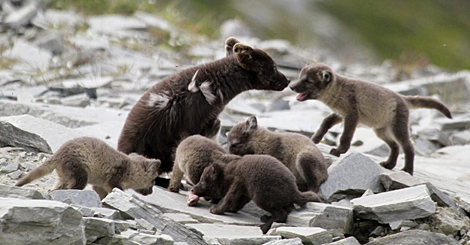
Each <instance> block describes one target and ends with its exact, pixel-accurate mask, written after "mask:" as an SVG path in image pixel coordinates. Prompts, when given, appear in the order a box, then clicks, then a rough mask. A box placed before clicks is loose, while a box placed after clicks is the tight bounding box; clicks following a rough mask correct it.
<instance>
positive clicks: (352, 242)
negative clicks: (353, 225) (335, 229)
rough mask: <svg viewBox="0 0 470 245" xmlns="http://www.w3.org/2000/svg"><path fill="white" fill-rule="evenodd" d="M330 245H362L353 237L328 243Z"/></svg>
mask: <svg viewBox="0 0 470 245" xmlns="http://www.w3.org/2000/svg"><path fill="white" fill-rule="evenodd" d="M328 245H360V243H359V241H358V240H357V239H356V238H355V237H353V236H351V237H348V238H344V239H341V240H339V241H336V242H331V243H328Z"/></svg>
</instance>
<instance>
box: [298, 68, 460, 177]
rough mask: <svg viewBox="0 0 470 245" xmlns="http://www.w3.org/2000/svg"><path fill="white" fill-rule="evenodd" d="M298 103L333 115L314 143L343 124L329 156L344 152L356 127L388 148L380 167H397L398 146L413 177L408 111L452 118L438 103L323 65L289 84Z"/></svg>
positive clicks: (315, 135) (323, 123)
mask: <svg viewBox="0 0 470 245" xmlns="http://www.w3.org/2000/svg"><path fill="white" fill-rule="evenodd" d="M290 87H291V89H292V90H293V91H295V92H297V93H300V94H299V95H298V96H297V100H298V101H304V100H309V99H313V100H320V101H322V102H323V103H325V104H326V105H327V106H328V107H330V109H331V110H333V111H334V113H332V114H330V115H329V116H328V117H326V118H325V119H324V120H323V122H322V124H321V126H320V128H319V129H318V130H317V131H316V132H315V134H314V135H313V137H312V140H313V142H315V143H318V142H320V141H321V139H322V138H323V136H324V135H325V134H326V132H328V130H329V129H330V128H331V127H333V126H334V125H336V124H338V123H340V122H342V121H343V120H344V130H343V134H342V135H341V138H340V144H339V146H338V147H337V148H334V149H331V151H330V153H331V154H333V155H336V156H339V155H340V154H343V153H345V152H346V151H348V149H349V147H350V145H351V140H352V137H353V135H354V131H355V130H356V127H357V125H358V124H359V123H361V124H364V125H366V126H369V127H371V128H373V129H374V131H375V133H376V135H377V136H378V137H379V138H380V139H382V140H383V141H385V143H387V145H388V146H389V147H390V154H389V156H388V159H387V160H386V161H385V162H382V163H381V165H382V166H383V167H385V168H387V169H393V168H394V167H395V165H396V164H397V158H398V154H399V146H401V148H402V149H403V152H404V153H405V167H404V168H403V169H402V170H403V171H406V172H408V173H410V174H411V175H412V174H413V161H414V148H413V144H412V143H411V140H410V133H409V131H408V117H409V110H408V109H409V108H430V109H436V110H438V111H439V112H441V113H442V114H444V115H445V116H446V117H448V118H452V115H451V113H450V111H449V109H448V108H447V107H446V106H445V105H444V104H443V103H441V102H439V101H437V100H435V99H433V98H429V97H421V96H404V95H400V94H397V93H395V92H393V91H391V90H389V89H387V88H384V87H382V86H379V85H377V84H374V83H369V82H364V81H360V80H354V79H350V78H347V77H344V76H341V75H338V74H336V73H334V72H333V71H332V70H331V68H329V67H328V66H326V65H323V64H311V65H307V66H306V67H304V68H303V69H302V71H301V72H300V79H299V80H298V81H296V82H294V83H292V84H291V86H290Z"/></svg>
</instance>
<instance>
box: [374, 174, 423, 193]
mask: <svg viewBox="0 0 470 245" xmlns="http://www.w3.org/2000/svg"><path fill="white" fill-rule="evenodd" d="M380 181H381V182H382V184H383V186H384V187H385V189H386V190H387V191H391V190H397V189H403V188H406V187H411V186H416V185H422V184H424V181H421V180H419V179H418V178H415V177H413V176H411V175H410V174H409V173H407V172H404V171H396V172H385V173H382V174H380Z"/></svg>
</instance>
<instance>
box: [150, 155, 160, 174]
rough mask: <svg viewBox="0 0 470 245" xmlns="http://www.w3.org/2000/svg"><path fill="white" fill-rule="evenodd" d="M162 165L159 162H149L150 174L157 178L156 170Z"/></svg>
mask: <svg viewBox="0 0 470 245" xmlns="http://www.w3.org/2000/svg"><path fill="white" fill-rule="evenodd" d="M161 164H162V162H161V161H160V160H158V159H157V160H152V162H151V167H150V170H151V172H152V175H155V177H156V176H158V169H159V168H160V165H161Z"/></svg>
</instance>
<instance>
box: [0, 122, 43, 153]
mask: <svg viewBox="0 0 470 245" xmlns="http://www.w3.org/2000/svg"><path fill="white" fill-rule="evenodd" d="M5 146H12V147H21V148H23V149H25V150H26V151H32V152H45V153H52V150H51V147H50V146H49V145H48V144H47V142H46V141H45V140H44V139H43V138H41V137H40V136H39V135H37V134H34V133H30V132H27V131H25V130H22V129H20V128H18V127H16V126H14V125H13V124H12V123H9V122H5V121H4V120H2V119H0V147H5Z"/></svg>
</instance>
